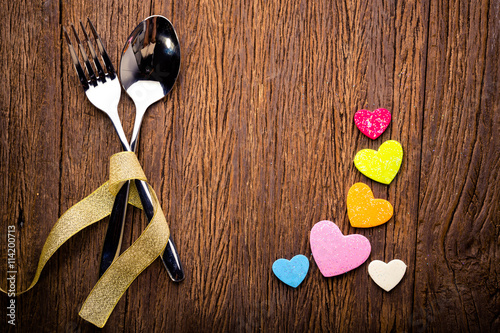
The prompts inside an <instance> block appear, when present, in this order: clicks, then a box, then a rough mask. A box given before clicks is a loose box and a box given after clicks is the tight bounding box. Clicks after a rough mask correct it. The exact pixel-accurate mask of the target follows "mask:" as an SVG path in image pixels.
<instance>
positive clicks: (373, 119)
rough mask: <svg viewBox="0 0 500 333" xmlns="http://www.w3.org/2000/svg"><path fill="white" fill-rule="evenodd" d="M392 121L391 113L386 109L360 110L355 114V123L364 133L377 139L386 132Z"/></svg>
mask: <svg viewBox="0 0 500 333" xmlns="http://www.w3.org/2000/svg"><path fill="white" fill-rule="evenodd" d="M390 122H391V113H390V112H389V111H387V110H386V109H377V110H375V111H373V112H372V111H369V110H359V111H358V112H356V114H355V115H354V123H355V124H356V126H357V127H358V128H359V130H360V131H361V132H363V134H364V135H366V136H367V137H369V138H370V139H373V140H375V139H376V138H378V137H379V136H380V135H381V134H382V133H384V131H385V129H386V128H387V126H389V123H390Z"/></svg>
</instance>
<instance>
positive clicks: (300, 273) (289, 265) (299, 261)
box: [273, 254, 309, 288]
mask: <svg viewBox="0 0 500 333" xmlns="http://www.w3.org/2000/svg"><path fill="white" fill-rule="evenodd" d="M308 271H309V259H307V258H306V256H304V255H302V254H298V255H296V256H295V257H293V258H292V259H291V260H286V259H278V260H276V261H275V262H274V263H273V273H274V275H276V276H277V277H278V279H280V280H281V281H283V282H284V283H286V284H287V285H289V286H290V287H293V288H296V287H297V286H298V285H299V284H301V283H302V281H304V279H305V277H306V275H307V272H308Z"/></svg>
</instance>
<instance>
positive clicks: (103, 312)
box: [0, 152, 170, 328]
mask: <svg viewBox="0 0 500 333" xmlns="http://www.w3.org/2000/svg"><path fill="white" fill-rule="evenodd" d="M133 179H140V180H143V181H147V179H146V176H145V175H144V171H143V170H142V168H141V165H140V164H139V161H138V160H137V156H136V155H135V154H134V153H133V152H121V153H118V154H115V155H113V156H111V160H110V172H109V181H108V182H106V183H104V184H103V185H102V186H101V187H99V188H98V189H97V190H95V191H94V192H93V193H92V194H90V195H89V196H88V197H86V198H85V199H83V200H82V201H80V202H78V203H77V204H75V205H74V206H72V207H71V208H69V209H68V210H67V211H66V212H65V213H64V214H63V215H62V216H61V217H60V218H59V220H57V222H56V224H55V225H54V226H53V227H52V230H51V231H50V233H49V235H48V237H47V240H46V241H45V244H44V245H43V248H42V254H41V255H40V259H39V261H38V267H37V270H36V273H35V277H34V278H33V281H32V282H31V284H30V286H29V287H28V289H26V290H24V291H21V292H18V293H17V294H16V295H20V294H23V293H25V292H27V291H28V290H30V289H31V288H33V287H34V286H35V284H36V283H37V282H38V279H39V278H40V274H41V272H42V269H43V267H44V266H45V264H46V263H47V261H49V259H50V257H51V256H52V255H53V254H54V253H55V252H56V251H57V249H59V247H61V245H62V244H64V242H66V241H67V240H68V239H70V238H71V237H73V236H74V235H75V234H77V233H78V232H79V231H80V230H82V229H84V228H86V227H88V226H89V225H91V224H93V223H95V222H98V221H100V220H102V219H103V218H105V217H106V216H108V215H109V214H111V209H112V207H113V202H114V198H115V196H116V194H117V193H118V191H119V189H120V187H121V185H122V184H123V183H124V182H125V181H127V180H133ZM149 191H150V193H151V198H152V201H153V206H154V211H155V213H154V216H153V218H152V219H151V221H150V222H149V224H148V226H147V227H146V229H145V230H144V231H143V232H142V234H141V235H140V236H139V238H138V239H137V240H136V241H135V242H134V243H133V244H132V245H131V246H130V247H129V248H128V249H127V250H126V251H125V252H123V253H122V254H121V255H120V256H119V257H118V258H117V259H116V260H115V261H114V262H113V263H112V264H111V266H109V268H108V269H107V271H106V272H105V273H104V274H103V275H102V277H101V278H100V279H99V281H97V283H96V285H95V286H94V288H93V289H92V291H91V292H90V294H89V296H88V297H87V299H86V300H85V302H84V304H83V306H82V308H81V310H80V312H79V315H80V316H81V317H82V318H83V319H85V320H87V321H89V322H91V323H93V324H94V325H96V326H98V327H101V328H102V327H104V325H105V324H106V321H107V320H108V318H109V316H110V315H111V312H112V311H113V309H114V307H115V306H116V303H117V302H118V301H119V300H120V298H121V297H122V295H123V294H124V293H125V291H126V290H127V288H128V287H129V286H130V284H131V283H132V282H133V281H134V280H135V278H136V277H137V276H138V275H139V274H140V273H141V272H142V271H143V270H144V269H146V267H148V266H149V265H150V264H151V263H152V262H153V261H154V260H155V259H156V258H157V257H158V256H159V255H160V254H161V253H163V250H164V249H165V247H166V245H167V242H168V238H169V236H170V231H169V229H168V224H167V221H166V219H165V215H164V214H163V211H162V210H161V206H160V203H159V201H158V198H157V196H156V193H155V192H154V190H153V188H151V187H150V186H149ZM129 203H130V204H132V205H134V206H136V207H138V208H141V209H142V205H141V202H140V199H139V194H138V193H137V189H136V187H135V183H134V182H131V186H130V195H129ZM0 290H1V291H2V292H4V293H7V292H6V291H5V290H3V289H1V288H0Z"/></svg>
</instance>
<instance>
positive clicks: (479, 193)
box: [415, 1, 500, 332]
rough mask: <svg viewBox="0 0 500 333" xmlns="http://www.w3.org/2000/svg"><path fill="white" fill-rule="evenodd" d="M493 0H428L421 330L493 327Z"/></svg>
mask: <svg viewBox="0 0 500 333" xmlns="http://www.w3.org/2000/svg"><path fill="white" fill-rule="evenodd" d="M499 15H500V7H499V4H498V2H497V1H491V2H488V1H478V2H474V3H464V2H459V1H452V2H450V3H448V1H439V2H435V3H433V4H432V6H431V17H432V19H431V20H430V27H429V31H430V38H429V48H428V51H429V54H428V65H427V72H426V77H427V79H426V103H425V110H424V114H425V120H424V132H423V141H422V170H421V188H420V206H419V221H418V242H417V267H416V281H415V316H416V320H418V321H419V323H420V329H422V330H427V329H429V328H430V327H432V328H433V329H435V330H436V331H448V330H453V331H457V330H463V331H473V332H481V331H482V332H494V331H498V330H499V325H500V324H499V321H498V317H499V309H500V303H499V299H498V267H499V256H498V254H499V247H498V239H499V229H498V225H499V224H498V223H499V216H500V215H499V207H498V199H499V197H500V195H499V188H498V183H499V179H500V178H499V173H498V169H499V168H498V166H499V152H500V149H499V139H498V135H497V134H498V126H499V116H500V113H499V109H498V79H499V71H500V64H499V61H498V54H499V51H500V49H499V37H498V31H499Z"/></svg>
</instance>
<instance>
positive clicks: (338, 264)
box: [310, 221, 372, 277]
mask: <svg viewBox="0 0 500 333" xmlns="http://www.w3.org/2000/svg"><path fill="white" fill-rule="evenodd" d="M310 240H311V250H312V254H313V257H314V261H316V264H317V265H318V267H319V270H320V271H321V274H323V276H325V277H330V276H335V275H340V274H344V273H345V272H348V271H350V270H352V269H354V268H356V267H358V266H360V265H361V264H362V263H364V262H365V261H366V259H368V257H369V256H370V252H371V250H372V247H371V245H370V241H369V240H368V239H367V238H366V237H365V236H362V235H348V236H344V235H343V234H342V232H341V231H340V229H339V227H338V226H337V225H336V224H335V223H333V222H331V221H320V222H318V223H316V224H315V225H314V227H313V228H312V229H311V238H310Z"/></svg>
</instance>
